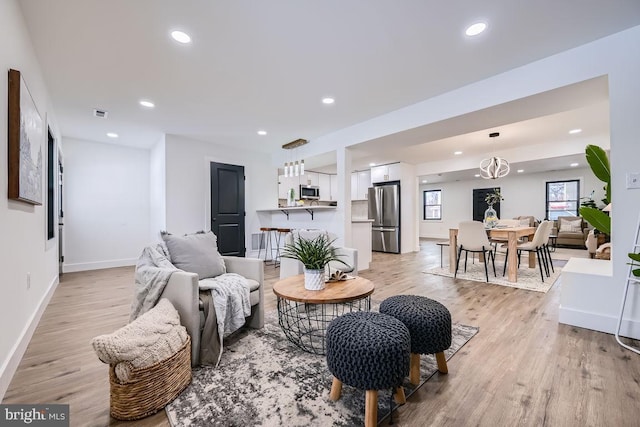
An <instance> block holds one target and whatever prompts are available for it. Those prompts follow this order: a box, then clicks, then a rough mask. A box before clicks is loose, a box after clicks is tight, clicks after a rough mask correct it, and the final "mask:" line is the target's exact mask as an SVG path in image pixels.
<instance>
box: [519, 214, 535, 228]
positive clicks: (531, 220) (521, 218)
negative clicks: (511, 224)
mask: <svg viewBox="0 0 640 427" xmlns="http://www.w3.org/2000/svg"><path fill="white" fill-rule="evenodd" d="M513 219H517V220H518V221H524V220H529V227H537V226H538V221H537V220H536V218H535V217H534V216H531V215H520V216H517V217H515V218H513Z"/></svg>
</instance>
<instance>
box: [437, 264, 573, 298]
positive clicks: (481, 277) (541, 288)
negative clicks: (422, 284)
mask: <svg viewBox="0 0 640 427" xmlns="http://www.w3.org/2000/svg"><path fill="white" fill-rule="evenodd" d="M463 261H464V260H462V261H461V262H460V270H459V271H458V279H464V280H473V281H474V282H483V283H487V279H486V276H485V274H484V264H482V263H480V262H477V261H476V263H475V264H472V263H471V259H469V263H468V264H467V272H466V273H465V272H464V264H463ZM524 262H526V259H523V263H524ZM566 263H567V261H565V260H556V259H554V260H553V267H554V269H555V273H553V272H551V277H547V275H546V274H545V276H544V282H542V280H541V279H540V270H539V269H538V265H537V260H536V268H527V267H526V266H521V267H520V268H519V269H518V282H517V283H514V282H510V281H508V280H507V276H504V277H503V276H502V270H503V266H504V264H502V263H498V261H497V260H496V274H497V275H498V277H494V276H493V268H492V267H491V264H489V265H488V266H487V267H489V283H492V284H494V285H501V286H509V287H510V288H518V289H526V290H528V291H536V292H547V291H549V289H551V287H552V286H553V284H554V283H555V281H556V279H557V278H558V277H560V271H561V270H562V267H563V266H564V265H565V264H566ZM543 271H544V269H543ZM425 273H427V274H435V275H437V276H445V277H453V273H451V272H450V271H449V267H445V268H432V269H430V270H427V271H425Z"/></svg>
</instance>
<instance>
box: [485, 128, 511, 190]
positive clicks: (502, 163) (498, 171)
mask: <svg viewBox="0 0 640 427" xmlns="http://www.w3.org/2000/svg"><path fill="white" fill-rule="evenodd" d="M497 136H500V133H499V132H493V133H490V134H489V137H490V138H495V137H497ZM509 170H510V168H509V162H508V161H506V160H505V159H503V158H502V157H491V158H489V159H484V160H483V161H481V162H480V176H481V177H483V178H484V179H498V178H503V177H505V176H507V174H508V173H509Z"/></svg>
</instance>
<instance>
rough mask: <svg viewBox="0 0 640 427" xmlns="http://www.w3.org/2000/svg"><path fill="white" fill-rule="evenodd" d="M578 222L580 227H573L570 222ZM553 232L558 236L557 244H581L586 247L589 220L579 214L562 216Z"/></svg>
mask: <svg viewBox="0 0 640 427" xmlns="http://www.w3.org/2000/svg"><path fill="white" fill-rule="evenodd" d="M576 222H578V224H579V227H571V226H570V223H576ZM551 234H553V235H556V236H558V238H557V239H556V245H558V246H579V247H581V248H584V247H585V242H586V240H587V236H588V235H589V226H588V224H587V222H586V221H585V220H584V219H582V217H579V216H561V217H558V219H557V220H556V222H555V225H554V227H553V229H552V230H551Z"/></svg>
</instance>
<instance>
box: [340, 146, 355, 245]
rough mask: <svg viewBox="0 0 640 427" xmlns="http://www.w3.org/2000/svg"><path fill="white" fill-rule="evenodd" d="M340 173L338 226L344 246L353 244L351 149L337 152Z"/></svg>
mask: <svg viewBox="0 0 640 427" xmlns="http://www.w3.org/2000/svg"><path fill="white" fill-rule="evenodd" d="M336 157H337V169H338V170H337V174H338V210H337V213H336V221H337V224H336V228H337V230H338V235H339V236H340V239H342V242H341V243H342V246H346V247H353V246H352V245H351V169H352V168H351V150H350V149H348V148H345V147H343V148H339V149H338V150H337V152H336Z"/></svg>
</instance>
